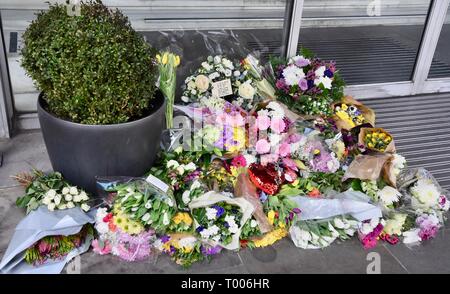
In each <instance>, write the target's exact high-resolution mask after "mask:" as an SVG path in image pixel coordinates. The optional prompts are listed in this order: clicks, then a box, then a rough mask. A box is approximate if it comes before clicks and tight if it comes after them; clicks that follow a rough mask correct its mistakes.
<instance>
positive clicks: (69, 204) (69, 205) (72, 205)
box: [67, 202, 75, 208]
mask: <svg viewBox="0 0 450 294" xmlns="http://www.w3.org/2000/svg"><path fill="white" fill-rule="evenodd" d="M74 207H75V204H73V202H67V208H74Z"/></svg>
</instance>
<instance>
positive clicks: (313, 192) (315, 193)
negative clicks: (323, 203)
mask: <svg viewBox="0 0 450 294" xmlns="http://www.w3.org/2000/svg"><path fill="white" fill-rule="evenodd" d="M308 196H309V197H312V198H318V197H320V191H319V189H317V188H315V187H314V188H313V189H312V190H311V191H310V192H309V193H308Z"/></svg>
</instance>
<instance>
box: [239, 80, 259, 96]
mask: <svg viewBox="0 0 450 294" xmlns="http://www.w3.org/2000/svg"><path fill="white" fill-rule="evenodd" d="M255 93H256V90H255V88H253V87H252V85H250V83H243V84H242V85H240V86H239V96H241V97H242V98H245V99H253V96H255Z"/></svg>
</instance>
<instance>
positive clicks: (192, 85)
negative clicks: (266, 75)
mask: <svg viewBox="0 0 450 294" xmlns="http://www.w3.org/2000/svg"><path fill="white" fill-rule="evenodd" d="M183 90H184V91H183V94H182V96H181V100H182V101H183V102H185V103H193V102H198V103H200V105H202V106H204V107H209V108H215V106H219V108H220V107H221V106H222V105H223V103H224V99H222V98H225V99H227V100H229V102H232V103H233V104H235V105H237V106H239V107H242V108H244V109H252V108H253V106H254V103H255V101H254V100H255V98H256V85H255V81H254V80H253V79H252V77H251V76H250V75H249V74H248V71H247V70H246V69H245V68H243V67H242V66H241V64H240V63H233V62H232V61H231V60H229V59H228V58H226V57H223V56H221V55H216V56H214V57H213V56H208V58H207V60H206V61H204V62H202V64H201V67H200V68H199V69H198V70H197V71H196V72H195V74H193V75H191V76H189V77H187V78H186V80H185V84H184V86H183ZM211 97H213V98H214V100H215V102H216V103H215V104H214V105H213V104H211V101H208V100H209V99H210V98H211ZM221 104H222V105H221ZM216 109H217V108H216Z"/></svg>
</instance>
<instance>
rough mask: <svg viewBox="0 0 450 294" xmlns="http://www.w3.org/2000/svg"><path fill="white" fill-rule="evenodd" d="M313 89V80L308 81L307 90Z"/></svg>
mask: <svg viewBox="0 0 450 294" xmlns="http://www.w3.org/2000/svg"><path fill="white" fill-rule="evenodd" d="M313 87H314V81H313V80H308V89H311V88H313Z"/></svg>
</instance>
